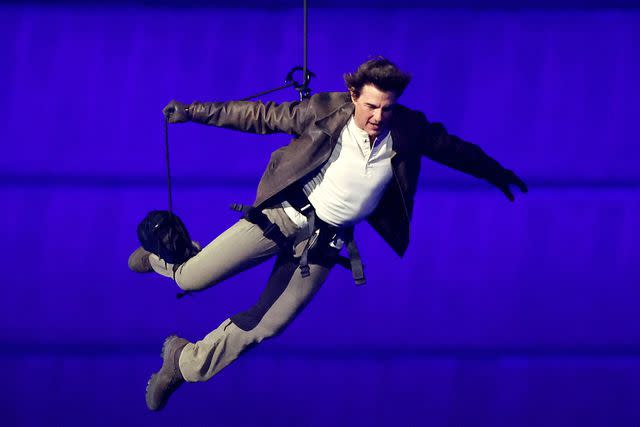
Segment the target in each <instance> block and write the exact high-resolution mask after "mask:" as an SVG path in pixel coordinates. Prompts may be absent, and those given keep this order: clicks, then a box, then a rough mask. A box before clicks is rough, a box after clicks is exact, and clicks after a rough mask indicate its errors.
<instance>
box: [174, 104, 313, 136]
mask: <svg viewBox="0 0 640 427" xmlns="http://www.w3.org/2000/svg"><path fill="white" fill-rule="evenodd" d="M307 105H308V100H305V101H302V102H300V101H295V102H283V103H281V104H278V103H275V102H267V103H266V104H265V103H262V102H249V101H229V102H198V101H196V102H193V103H191V104H183V103H181V102H178V101H171V102H170V103H169V104H168V105H167V106H166V107H164V109H163V110H162V112H163V113H164V115H165V117H167V118H168V119H169V123H183V122H188V121H192V122H196V123H202V124H205V125H211V126H218V127H224V128H228V129H235V130H239V131H243V132H251V133H258V134H268V133H277V132H281V133H288V134H292V135H300V134H301V133H302V132H303V130H304V128H305V126H306V121H307V114H306V112H307Z"/></svg>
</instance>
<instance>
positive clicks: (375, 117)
mask: <svg viewBox="0 0 640 427" xmlns="http://www.w3.org/2000/svg"><path fill="white" fill-rule="evenodd" d="M373 121H374V122H376V123H379V122H380V121H382V110H375V111H374V112H373Z"/></svg>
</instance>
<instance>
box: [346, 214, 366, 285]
mask: <svg viewBox="0 0 640 427" xmlns="http://www.w3.org/2000/svg"><path fill="white" fill-rule="evenodd" d="M344 234H345V243H346V245H347V253H348V254H349V264H350V267H351V275H352V276H353V281H354V282H356V285H357V286H361V285H364V284H365V283H366V282H367V281H366V279H365V277H364V265H363V264H362V258H361V257H360V251H359V250H358V246H357V245H356V241H355V239H354V238H353V227H349V228H347V229H346V230H345V233H344Z"/></svg>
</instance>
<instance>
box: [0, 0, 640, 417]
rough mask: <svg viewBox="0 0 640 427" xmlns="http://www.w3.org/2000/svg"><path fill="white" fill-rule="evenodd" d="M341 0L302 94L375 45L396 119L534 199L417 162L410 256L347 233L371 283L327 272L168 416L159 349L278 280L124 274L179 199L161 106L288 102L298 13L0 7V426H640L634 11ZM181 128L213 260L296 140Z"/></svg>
mask: <svg viewBox="0 0 640 427" xmlns="http://www.w3.org/2000/svg"><path fill="white" fill-rule="evenodd" d="M334 6H336V5H334ZM353 6H354V7H353V8H339V7H337V6H336V7H329V8H321V9H312V10H311V14H310V19H309V28H310V33H309V67H310V69H311V70H312V71H313V72H314V73H316V75H317V78H314V79H313V80H312V82H311V87H312V89H313V92H319V91H342V90H344V84H343V81H342V74H343V73H344V72H347V71H352V70H354V69H355V68H356V67H357V65H358V64H359V63H361V62H362V61H364V60H366V59H368V58H370V57H371V56H374V55H384V56H387V57H389V58H390V59H392V60H393V61H395V62H396V63H397V64H398V65H399V66H400V67H402V68H404V69H406V70H407V71H409V72H410V73H411V74H412V75H413V81H412V83H411V85H410V87H409V88H408V90H407V92H406V94H405V95H404V96H403V97H402V99H401V100H402V102H403V103H405V104H406V105H408V106H410V107H412V108H416V109H420V110H422V111H424V112H425V114H426V115H427V117H428V118H429V119H430V120H432V121H437V122H442V123H444V124H445V125H446V126H447V128H448V130H449V131H450V132H451V133H453V134H456V135H458V136H460V137H462V138H464V139H466V140H469V141H472V142H474V143H476V144H478V145H480V146H481V147H482V148H483V149H484V150H485V151H486V152H487V153H489V154H490V155H492V156H494V157H495V158H496V159H498V160H499V161H500V162H501V163H502V164H503V165H505V166H506V167H508V168H511V169H513V170H514V171H516V172H517V173H518V174H519V175H520V176H521V177H522V178H523V179H524V180H525V181H526V182H527V183H528V184H529V187H530V193H529V194H528V195H521V194H517V201H516V202H515V203H509V202H508V201H507V199H506V198H505V197H504V196H503V195H502V194H501V193H500V192H499V191H498V190H496V189H494V188H492V187H490V186H489V185H488V184H487V183H485V182H481V181H478V180H476V179H474V178H472V177H470V176H464V175H462V174H460V173H457V172H455V171H452V170H449V169H447V168H445V167H443V166H441V165H438V164H435V163H433V162H432V161H429V160H426V159H425V161H424V162H423V172H422V175H421V186H420V190H419V192H418V194H417V197H416V204H415V213H414V218H413V223H412V230H411V231H412V241H411V246H410V248H409V252H408V253H407V255H406V256H405V258H404V259H399V258H398V257H397V256H396V255H394V254H393V252H392V251H391V250H390V249H389V248H388V247H387V246H386V245H385V244H384V242H383V241H382V240H381V238H380V237H378V236H377V235H376V234H375V233H374V232H373V231H372V229H371V228H370V227H369V226H368V225H366V224H363V225H362V226H360V227H359V228H358V230H357V240H358V242H359V245H360V248H361V252H362V255H363V258H364V262H365V264H366V273H367V277H368V284H367V285H366V286H364V287H362V288H356V287H355V286H354V285H353V283H352V280H351V277H350V274H349V272H347V271H345V270H342V269H339V268H337V269H335V270H334V271H333V272H332V274H331V276H330V278H329V280H328V282H327V283H326V284H325V286H324V288H323V289H322V290H321V291H320V292H319V294H318V295H317V297H316V298H315V300H314V301H313V303H312V304H310V306H309V307H308V308H307V309H306V311H305V312H304V313H303V314H302V315H301V316H300V317H299V319H298V320H297V321H296V322H295V323H294V324H293V325H292V326H291V327H290V328H289V329H288V330H287V331H286V332H285V333H284V334H283V335H282V336H280V337H278V338H277V339H274V340H273V341H270V342H266V343H264V344H263V345H262V346H260V347H259V348H256V349H255V350H253V352H251V353H249V354H247V355H246V356H245V357H243V358H241V359H240V360H239V361H238V362H237V363H235V364H234V365H233V366H231V367H230V368H229V369H228V370H226V371H224V372H223V373H221V374H220V375H219V376H218V377H215V378H214V379H213V380H212V381H210V382H208V383H206V384H198V385H190V386H185V387H184V388H183V389H180V390H179V391H178V392H177V393H176V395H175V396H174V397H173V398H172V400H171V402H170V404H169V406H168V408H167V409H166V411H165V412H163V413H162V414H153V413H149V412H148V411H147V409H146V407H145V404H144V389H145V385H146V381H147V378H148V377H149V375H150V374H151V373H152V372H153V371H155V370H156V369H158V368H159V366H160V363H161V360H160V358H159V357H158V356H159V353H160V347H161V344H162V341H163V339H164V337H165V336H167V335H168V334H170V333H179V334H180V335H182V336H184V337H186V338H189V339H191V340H197V339H199V338H201V337H202V336H204V335H205V334H206V333H207V332H209V331H210V330H212V329H213V328H215V327H216V326H217V325H218V324H219V323H220V322H221V321H222V320H224V319H225V318H226V317H228V316H230V315H232V314H234V313H235V312H237V311H239V310H242V309H245V308H247V307H248V306H250V305H251V304H253V303H254V302H255V300H256V299H257V297H258V295H259V293H260V291H261V289H262V287H263V285H264V283H265V279H266V277H267V274H268V272H269V268H270V264H265V265H263V266H260V267H259V268H256V269H254V270H252V271H250V272H247V273H244V274H242V275H239V276H237V277H235V278H233V279H231V280H228V281H226V282H225V283H223V284H220V285H219V286H217V287H215V288H213V289H209V290H207V291H206V292H203V293H200V294H197V295H194V296H192V297H187V298H183V299H181V300H176V298H175V294H176V292H177V291H178V289H177V288H176V286H175V285H174V284H173V283H172V282H171V281H170V280H168V279H164V278H160V277H158V276H155V275H136V274H134V273H131V272H130V271H128V269H127V266H126V261H127V257H128V255H129V253H130V252H131V251H132V250H133V249H135V248H136V246H137V245H138V243H137V241H136V236H135V227H136V224H137V223H138V221H139V220H140V219H141V218H142V217H143V216H144V215H145V214H146V213H147V211H149V210H151V209H162V208H165V207H166V204H167V200H166V182H165V178H164V173H165V172H164V171H165V169H164V168H165V166H164V156H165V153H164V146H163V133H162V115H161V110H162V108H163V107H164V105H165V104H167V103H168V102H169V101H170V100H171V99H178V100H180V101H183V102H191V101H194V100H202V101H221V100H229V99H239V98H241V97H244V96H247V95H249V94H252V93H255V92H259V91H262V90H265V89H269V88H272V87H276V86H279V85H281V84H282V83H283V80H284V77H285V75H286V73H287V72H288V71H289V69H290V68H292V67H293V66H296V65H302V12H301V10H300V9H296V8H288V7H282V8H278V9H265V8H206V7H204V6H202V5H201V6H199V7H195V8H179V7H177V5H176V6H171V5H168V4H167V3H166V2H165V3H163V5H162V6H161V7H145V6H141V5H136V4H127V3H126V2H125V3H123V2H120V3H118V4H116V5H108V4H102V5H79V4H61V5H57V6H43V5H37V4H33V5H28V4H27V5H24V4H19V3H15V4H12V5H11V4H10V5H6V4H5V5H2V6H0V40H2V55H1V56H0V81H1V82H2V84H1V85H0V108H1V111H2V114H1V117H2V124H1V125H0V147H1V152H2V155H0V197H1V199H2V209H1V210H0V220H1V224H2V242H1V249H0V255H1V257H2V258H1V259H2V265H3V267H4V268H3V271H4V274H3V280H2V285H1V286H2V288H1V289H2V294H3V298H1V299H0V325H1V329H0V361H1V362H2V364H3V378H4V381H3V386H2V391H1V392H0V424H2V425H4V426H40V425H55V426H72V425H83V426H87V425H91V426H94V425H95V426H113V425H117V424H120V425H154V426H164V425H166V426H181V425H220V426H261V427H266V426H283V425H287V426H354V425H363V426H422V425H429V426H492V427H494V426H568V425H575V426H637V425H640V406H638V401H639V400H640V345H639V344H638V343H639V341H640V321H639V320H638V301H639V300H640V291H639V290H638V289H639V286H640V272H639V271H638V266H639V261H640V255H639V253H638V245H637V240H638V229H639V226H640V199H639V197H638V196H639V194H640V191H639V190H640V172H639V170H638V159H639V156H640V144H638V138H637V135H636V129H637V124H638V113H639V112H640V111H639V109H638V106H637V100H638V99H639V98H640V83H639V79H638V76H639V75H640V55H639V54H638V46H639V43H640V13H639V12H638V11H637V10H624V9H618V10H603V9H598V8H589V9H588V10H581V9H580V8H579V7H578V8H576V7H572V8H571V9H567V10H563V9H562V8H560V9H553V10H542V9H535V8H527V9H524V10H506V9H504V10H501V9H499V8H492V9H482V7H481V6H478V7H473V8H472V7H468V8H457V9H443V8H438V9H420V8H415V7H410V8H409V7H406V8H402V7H400V8H393V7H389V8H387V9H383V8H368V7H367V5H366V4H363V3H358V4H354V5H353ZM378 6H379V5H378ZM574 6H575V5H574ZM578 6H579V5H578ZM296 97H297V94H296V93H295V91H293V90H292V89H289V90H288V91H285V92H280V93H277V94H274V95H272V96H266V97H264V98H263V100H265V101H266V100H276V101H284V100H292V99H295V98H296ZM169 136H170V142H171V159H172V170H173V174H174V206H175V209H176V211H177V213H178V214H180V215H181V216H182V217H183V219H184V220H185V221H186V223H187V224H188V226H189V228H190V231H191V232H192V234H193V235H194V237H195V238H196V239H197V240H200V241H201V242H203V243H208V242H209V241H211V240H212V239H213V238H215V236H216V235H217V234H218V233H220V232H221V231H223V230H224V229H225V228H227V227H228V226H229V225H231V224H232V223H233V222H234V221H236V220H237V215H236V214H235V213H234V212H231V211H230V210H229V209H228V205H229V204H230V203H233V202H245V203H246V202H251V201H252V200H253V197H254V194H255V193H254V192H255V188H256V184H257V182H258V181H259V178H260V176H261V173H262V171H263V168H264V167H265V165H266V163H267V161H268V158H269V154H270V152H271V151H273V150H275V149H277V148H278V147H280V146H282V145H283V144H286V143H287V142H288V141H289V137H288V136H286V135H273V136H268V137H265V136H255V135H248V134H240V133H236V132H232V131H229V130H223V129H216V128H212V127H206V126H201V125H196V124H181V125H175V126H171V128H170V135H169Z"/></svg>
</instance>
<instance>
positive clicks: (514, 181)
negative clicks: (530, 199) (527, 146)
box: [487, 169, 529, 202]
mask: <svg viewBox="0 0 640 427" xmlns="http://www.w3.org/2000/svg"><path fill="white" fill-rule="evenodd" d="M487 181H489V183H491V184H493V185H495V186H496V187H498V188H499V189H500V191H502V192H503V193H504V195H505V196H507V199H509V201H511V202H513V201H514V200H515V197H514V196H513V193H512V192H511V189H510V188H509V186H510V185H516V186H517V187H518V188H519V189H520V191H522V192H523V193H526V192H527V191H529V190H528V189H527V186H526V184H525V183H524V182H523V181H522V180H521V179H520V178H518V175H516V174H515V173H513V171H511V170H509V169H501V170H500V172H498V173H497V174H496V175H494V176H492V177H490V178H489V179H487Z"/></svg>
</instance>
